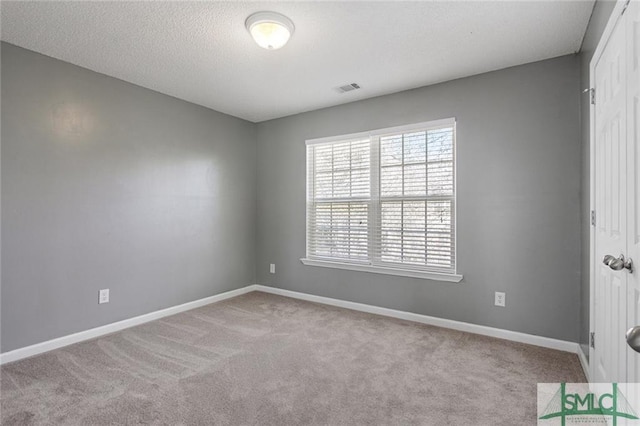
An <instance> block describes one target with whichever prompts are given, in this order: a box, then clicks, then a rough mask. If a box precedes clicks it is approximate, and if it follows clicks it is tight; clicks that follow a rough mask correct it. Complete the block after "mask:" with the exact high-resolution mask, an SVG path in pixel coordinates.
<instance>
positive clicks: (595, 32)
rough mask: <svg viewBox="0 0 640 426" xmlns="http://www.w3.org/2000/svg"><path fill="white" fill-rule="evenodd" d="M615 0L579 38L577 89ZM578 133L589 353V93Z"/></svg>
mask: <svg viewBox="0 0 640 426" xmlns="http://www.w3.org/2000/svg"><path fill="white" fill-rule="evenodd" d="M614 6H615V1H602V0H598V1H596V3H595V5H594V7H593V12H592V14H591V19H590V20H589V26H588V27H587V31H586V33H585V35H584V39H583V40H582V48H581V49H580V88H581V89H586V88H588V87H589V63H590V62H591V58H592V57H593V53H594V51H595V50H596V46H597V45H598V42H599V41H600V36H601V35H602V32H603V31H604V27H605V26H606V25H607V21H608V20H609V17H610V16H611V12H612V11H613V8H614ZM580 133H581V138H582V184H581V188H582V192H581V197H580V198H581V204H580V205H581V207H580V213H581V214H580V219H581V235H582V245H581V253H580V259H581V265H582V267H581V277H582V279H581V286H580V290H581V297H580V300H581V302H580V303H581V310H580V346H581V347H582V351H583V352H584V353H585V355H586V356H587V357H588V356H589V261H590V259H589V226H590V222H591V220H590V214H591V213H590V209H589V201H590V192H589V171H590V166H591V165H590V161H589V145H590V139H589V96H588V95H587V94H586V93H585V94H583V95H582V97H581V99H580Z"/></svg>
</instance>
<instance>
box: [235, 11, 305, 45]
mask: <svg viewBox="0 0 640 426" xmlns="http://www.w3.org/2000/svg"><path fill="white" fill-rule="evenodd" d="M244 25H245V26H246V27H247V30H249V33H251V37H253V39H254V40H255V41H256V43H258V46H260V47H263V48H265V49H269V50H276V49H280V48H281V47H282V46H284V45H285V44H287V41H289V37H291V34H293V30H294V26H293V22H291V19H289V18H287V17H286V16H284V15H281V14H279V13H276V12H257V13H254V14H253V15H251V16H249V17H248V18H247V20H246V22H245V23H244Z"/></svg>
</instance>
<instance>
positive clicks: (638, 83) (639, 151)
mask: <svg viewBox="0 0 640 426" xmlns="http://www.w3.org/2000/svg"><path fill="white" fill-rule="evenodd" d="M624 18H625V19H626V24H625V25H626V31H627V37H626V40H627V55H626V57H627V72H626V74H627V141H628V143H627V182H628V186H629V188H628V193H629V202H628V204H627V212H628V213H627V223H628V224H629V225H628V227H627V229H628V231H627V246H628V249H627V253H629V257H630V258H631V259H633V260H635V261H636V264H635V265H633V266H634V271H633V273H630V274H626V275H627V280H628V281H627V282H628V297H627V300H628V304H627V317H628V319H627V326H628V328H631V327H634V326H640V273H638V271H637V269H638V267H640V214H639V213H640V212H639V209H640V2H638V1H632V2H631V3H629V6H628V7H627V10H626V12H625V14H624ZM626 349H627V381H628V382H632V383H640V353H637V352H635V351H634V350H633V349H631V348H630V347H628V346H627V348H626Z"/></svg>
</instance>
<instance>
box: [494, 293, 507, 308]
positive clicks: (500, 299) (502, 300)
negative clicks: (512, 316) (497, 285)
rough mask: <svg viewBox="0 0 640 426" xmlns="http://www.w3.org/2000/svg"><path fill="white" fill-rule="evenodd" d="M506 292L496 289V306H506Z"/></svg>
mask: <svg viewBox="0 0 640 426" xmlns="http://www.w3.org/2000/svg"><path fill="white" fill-rule="evenodd" d="M506 297H507V296H506V294H505V293H503V292H500V291H496V298H495V305H496V306H502V307H504V306H506Z"/></svg>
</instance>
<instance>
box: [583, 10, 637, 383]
mask: <svg viewBox="0 0 640 426" xmlns="http://www.w3.org/2000/svg"><path fill="white" fill-rule="evenodd" d="M626 3H627V0H617V1H616V5H615V6H614V8H613V11H612V12H611V16H610V17H609V21H608V22H607V25H606V26H605V28H604V31H603V32H602V35H601V36H600V40H599V41H598V45H597V47H596V50H595V52H594V53H593V57H592V58H591V62H590V63H589V87H588V88H595V84H596V83H595V74H596V73H595V69H596V64H597V63H598V60H599V59H600V57H601V56H602V52H603V51H604V49H605V47H606V45H607V42H608V41H609V38H610V37H611V34H612V33H613V30H614V29H615V27H616V25H617V24H618V20H619V19H620V17H621V16H622V12H623V11H624V9H625V6H626ZM595 99H596V102H598V91H597V90H596V93H595ZM595 115H596V110H595V105H593V104H590V105H589V212H588V213H589V214H588V215H587V217H588V218H590V217H591V212H592V211H593V210H595V188H596V178H595V173H594V171H595V144H596V129H595V126H596V120H595ZM596 215H597V213H596ZM597 220H598V218H597V216H596V221H597ZM595 261H596V259H595V227H594V226H593V224H592V223H591V221H590V219H589V332H590V333H591V332H593V330H595V318H594V314H595ZM590 343H591V342H589V374H588V376H589V377H595V371H594V368H595V363H592V362H591V360H592V359H594V358H593V357H594V354H593V348H592V347H591V344H590Z"/></svg>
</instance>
